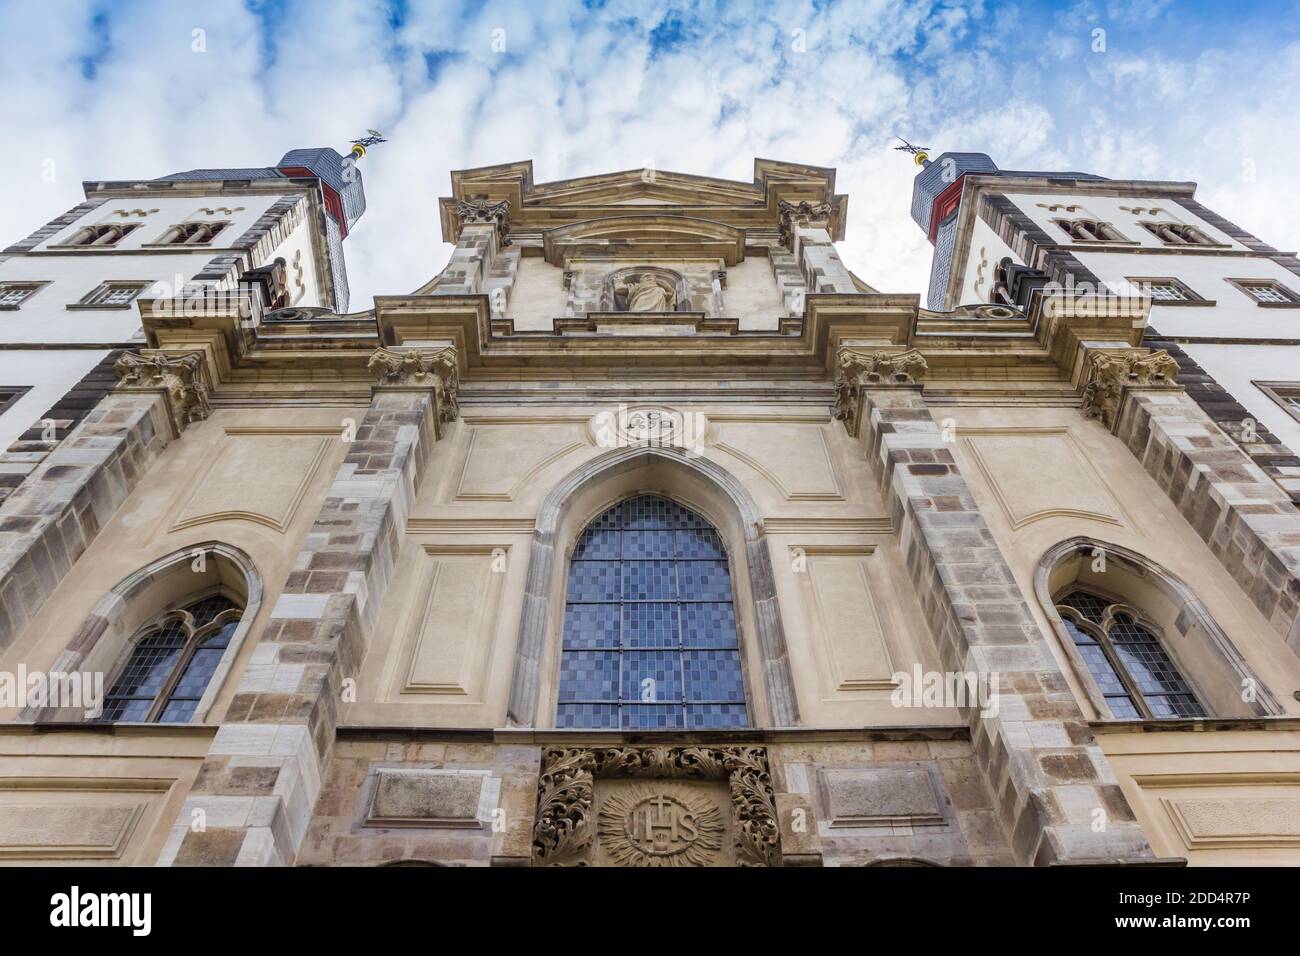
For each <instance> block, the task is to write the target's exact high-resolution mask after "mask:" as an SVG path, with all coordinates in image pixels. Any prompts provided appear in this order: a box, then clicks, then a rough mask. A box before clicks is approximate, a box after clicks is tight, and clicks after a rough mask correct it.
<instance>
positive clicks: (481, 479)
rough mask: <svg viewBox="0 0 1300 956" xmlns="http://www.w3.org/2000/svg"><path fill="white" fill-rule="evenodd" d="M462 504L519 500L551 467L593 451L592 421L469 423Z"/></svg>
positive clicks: (459, 488)
mask: <svg viewBox="0 0 1300 956" xmlns="http://www.w3.org/2000/svg"><path fill="white" fill-rule="evenodd" d="M466 424H467V425H469V426H470V428H469V435H468V439H467V445H466V448H465V452H464V458H463V464H462V466H461V470H460V477H459V479H458V480H457V482H456V489H455V498H456V500H457V501H513V500H515V498H516V497H517V496H518V495H519V494H520V493H521V492H522V491H523V490H524V489H525V488H526V487H527V486H528V484H529V483H530V482H531V481H532V480H533V479H534V478H535V477H536V476H537V475H538V474H540V473H541V472H542V471H543V470H544V469H545V468H547V467H548V466H550V465H552V464H554V463H555V462H557V461H559V460H560V459H561V458H564V457H565V456H566V455H568V454H570V453H572V452H574V451H577V450H579V449H581V448H585V447H587V444H588V437H587V429H586V420H585V419H583V420H582V421H581V422H579V421H565V420H558V421H557V420H555V419H549V420H548V419H522V418H508V419H472V418H471V419H467V420H466Z"/></svg>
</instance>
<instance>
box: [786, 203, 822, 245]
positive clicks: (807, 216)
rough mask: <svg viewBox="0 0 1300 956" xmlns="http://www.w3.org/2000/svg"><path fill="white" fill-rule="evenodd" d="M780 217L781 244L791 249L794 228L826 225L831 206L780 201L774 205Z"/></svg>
mask: <svg viewBox="0 0 1300 956" xmlns="http://www.w3.org/2000/svg"><path fill="white" fill-rule="evenodd" d="M776 208H777V212H778V214H779V215H780V217H781V244H782V245H784V246H785V247H786V248H793V240H794V228H795V226H808V225H813V224H816V223H822V224H824V223H826V222H828V221H829V220H830V218H831V213H832V211H833V210H832V209H831V204H830V203H828V202H819V203H811V202H808V201H806V200H805V201H803V202H787V201H786V200H784V199H782V200H780V201H779V202H778V203H777V204H776Z"/></svg>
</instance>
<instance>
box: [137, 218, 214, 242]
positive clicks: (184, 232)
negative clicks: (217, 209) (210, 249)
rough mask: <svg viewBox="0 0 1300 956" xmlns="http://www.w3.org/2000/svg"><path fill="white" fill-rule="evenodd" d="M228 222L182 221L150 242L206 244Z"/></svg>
mask: <svg viewBox="0 0 1300 956" xmlns="http://www.w3.org/2000/svg"><path fill="white" fill-rule="evenodd" d="M228 225H230V223H228V222H183V223H180V224H179V225H176V226H172V227H171V228H170V229H168V230H167V231H166V232H164V233H163V234H162V236H160V237H159V239H158V241H157V242H155V243H152V245H156V246H206V245H211V243H212V241H213V240H214V239H215V238H216V237H217V236H218V235H219V234H220V233H221V232H222V230H224V229H225V228H226V227H227V226H228Z"/></svg>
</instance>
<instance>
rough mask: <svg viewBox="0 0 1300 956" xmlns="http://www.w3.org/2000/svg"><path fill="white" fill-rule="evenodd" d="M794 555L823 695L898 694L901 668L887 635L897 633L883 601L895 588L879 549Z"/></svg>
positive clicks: (797, 551)
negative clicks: (895, 689) (894, 690)
mask: <svg viewBox="0 0 1300 956" xmlns="http://www.w3.org/2000/svg"><path fill="white" fill-rule="evenodd" d="M790 552H791V555H790V561H791V566H792V567H794V568H796V570H797V571H798V572H801V573H799V574H798V575H797V577H798V580H799V581H800V585H801V588H802V595H801V596H802V598H803V601H804V607H805V612H806V614H807V616H808V634H809V635H810V636H811V637H812V638H813V640H814V642H815V643H814V645H813V655H814V657H815V658H816V661H817V665H818V671H819V680H820V683H821V687H822V692H823V695H824V696H830V695H834V694H837V693H843V692H846V691H865V690H890V689H892V688H893V687H894V680H893V676H892V675H893V673H894V672H895V670H897V669H898V668H897V667H896V666H895V663H896V662H895V659H894V658H895V653H894V652H893V651H892V650H891V648H890V645H889V639H888V636H887V635H890V634H892V633H894V632H895V631H896V630H897V628H896V627H895V626H894V623H893V621H892V620H891V614H890V609H889V602H888V599H887V598H886V599H885V600H882V599H881V596H882V595H887V594H888V593H889V584H888V580H887V578H886V577H884V569H883V568H882V567H881V564H880V559H878V558H877V557H876V556H875V549H874V548H872V547H870V546H865V547H864V546H831V545H825V546H821V545H796V546H793V547H791V549H790Z"/></svg>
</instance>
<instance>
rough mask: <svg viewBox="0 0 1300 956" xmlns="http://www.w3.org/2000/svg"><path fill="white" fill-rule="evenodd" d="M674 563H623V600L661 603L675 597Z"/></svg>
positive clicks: (676, 567)
mask: <svg viewBox="0 0 1300 956" xmlns="http://www.w3.org/2000/svg"><path fill="white" fill-rule="evenodd" d="M678 567H679V565H678V563H677V562H676V561H624V562H623V599H624V600H625V601H662V600H664V599H665V598H675V597H676V596H677V569H678Z"/></svg>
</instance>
